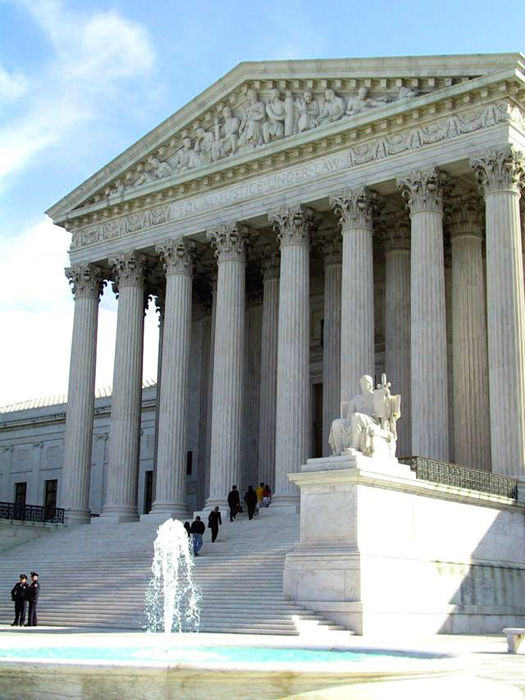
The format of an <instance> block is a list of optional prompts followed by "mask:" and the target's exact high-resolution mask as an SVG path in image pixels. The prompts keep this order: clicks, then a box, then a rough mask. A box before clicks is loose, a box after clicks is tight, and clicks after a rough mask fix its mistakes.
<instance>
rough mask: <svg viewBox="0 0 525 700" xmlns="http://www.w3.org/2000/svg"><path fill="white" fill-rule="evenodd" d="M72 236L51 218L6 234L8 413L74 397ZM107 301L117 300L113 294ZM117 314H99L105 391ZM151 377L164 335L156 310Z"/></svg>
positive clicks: (0, 297)
mask: <svg viewBox="0 0 525 700" xmlns="http://www.w3.org/2000/svg"><path fill="white" fill-rule="evenodd" d="M68 244H69V234H68V233H67V232H66V231H64V229H62V228H60V227H58V226H54V225H53V224H52V223H51V221H50V219H48V218H44V219H42V220H40V221H38V222H37V223H36V224H34V225H32V226H30V227H28V228H27V229H26V230H25V231H23V232H22V233H21V234H20V235H19V236H17V237H7V236H5V235H3V236H2V235H0V280H1V281H2V294H0V315H1V318H2V330H3V333H2V336H3V342H2V343H0V373H1V377H2V380H1V382H0V406H5V405H8V404H10V403H15V402H17V401H23V400H25V399H31V398H37V397H40V396H54V395H57V394H65V393H66V392H67V383H68V376H69V356H70V350H71V332H72V327H73V314H74V302H73V296H72V294H71V292H70V291H69V288H68V283H67V280H66V277H65V275H64V267H65V266H66V265H67V256H66V251H67V248H68ZM105 294H107V295H108V297H109V299H108V300H110V299H111V295H112V292H111V291H110V290H109V289H107V290H106V291H105ZM116 317H117V314H116V308H115V305H113V304H111V303H109V304H106V305H105V308H103V307H102V306H101V307H100V310H99V327H98V348H97V379H96V383H97V386H98V387H99V386H106V387H108V386H111V385H112V383H113V354H114V348H115V330H116ZM145 329H146V330H145V341H144V377H145V378H147V379H154V378H155V377H156V370H157V347H158V328H157V319H156V315H155V312H154V311H153V309H152V308H150V309H148V312H147V314H146V323H145Z"/></svg>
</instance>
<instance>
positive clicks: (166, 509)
mask: <svg viewBox="0 0 525 700" xmlns="http://www.w3.org/2000/svg"><path fill="white" fill-rule="evenodd" d="M189 515H190V511H189V508H188V506H187V504H186V503H185V502H184V501H169V502H168V501H155V502H154V503H153V505H152V506H151V510H150V512H149V513H144V514H143V515H141V516H140V519H141V520H143V519H148V520H153V519H156V520H158V519H161V518H163V519H164V520H168V519H169V518H173V519H175V520H181V519H182V518H184V519H185V520H186V519H187V518H189ZM149 516H151V517H149Z"/></svg>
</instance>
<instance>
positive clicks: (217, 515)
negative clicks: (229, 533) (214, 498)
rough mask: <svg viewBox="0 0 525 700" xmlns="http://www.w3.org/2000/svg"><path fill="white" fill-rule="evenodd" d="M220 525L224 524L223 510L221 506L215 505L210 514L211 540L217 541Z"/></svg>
mask: <svg viewBox="0 0 525 700" xmlns="http://www.w3.org/2000/svg"><path fill="white" fill-rule="evenodd" d="M219 525H222V520H221V511H220V509H219V506H215V508H214V509H213V510H212V512H211V513H210V514H209V515H208V527H209V528H210V530H211V541H212V542H215V540H216V539H217V535H218V534H219Z"/></svg>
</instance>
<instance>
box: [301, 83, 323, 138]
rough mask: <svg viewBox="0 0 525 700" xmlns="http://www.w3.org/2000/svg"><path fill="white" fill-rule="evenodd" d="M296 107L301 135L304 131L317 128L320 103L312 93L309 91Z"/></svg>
mask: <svg viewBox="0 0 525 700" xmlns="http://www.w3.org/2000/svg"><path fill="white" fill-rule="evenodd" d="M295 106H296V108H297V111H298V112H299V121H298V122H297V131H298V132H299V133H300V134H301V133H302V132H303V131H308V129H313V128H314V127H316V126H317V123H318V122H317V120H318V118H319V103H318V102H317V100H315V99H314V98H313V96H312V93H311V92H310V91H309V90H307V91H306V92H305V93H303V96H302V97H300V98H299V99H298V100H297V101H296V103H295Z"/></svg>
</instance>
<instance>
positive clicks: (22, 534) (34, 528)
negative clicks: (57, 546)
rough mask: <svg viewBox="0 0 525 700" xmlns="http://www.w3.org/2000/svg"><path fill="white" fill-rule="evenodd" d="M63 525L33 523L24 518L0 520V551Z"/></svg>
mask: <svg viewBox="0 0 525 700" xmlns="http://www.w3.org/2000/svg"><path fill="white" fill-rule="evenodd" d="M62 527H64V526H63V525H55V524H52V523H34V522H26V521H24V520H0V551H4V550H6V549H11V548H12V547H18V545H20V544H24V543H25V542H30V541H31V540H34V539H36V538H37V537H42V536H44V535H49V534H50V533H51V532H56V530H57V529H59V528H62Z"/></svg>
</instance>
